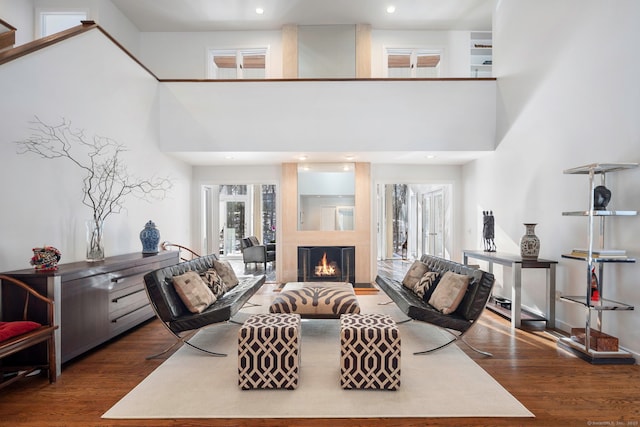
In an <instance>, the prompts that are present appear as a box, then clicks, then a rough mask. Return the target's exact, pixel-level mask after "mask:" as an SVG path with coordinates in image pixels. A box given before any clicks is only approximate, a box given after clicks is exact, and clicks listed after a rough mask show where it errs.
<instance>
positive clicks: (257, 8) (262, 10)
mask: <svg viewBox="0 0 640 427" xmlns="http://www.w3.org/2000/svg"><path fill="white" fill-rule="evenodd" d="M256 13H257V14H258V15H262V14H263V13H264V9H263V8H261V7H256Z"/></svg>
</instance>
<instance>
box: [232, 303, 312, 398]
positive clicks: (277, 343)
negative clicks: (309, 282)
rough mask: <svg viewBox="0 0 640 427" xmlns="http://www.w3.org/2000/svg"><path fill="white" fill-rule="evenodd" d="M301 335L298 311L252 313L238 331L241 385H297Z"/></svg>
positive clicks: (281, 386)
mask: <svg viewBox="0 0 640 427" xmlns="http://www.w3.org/2000/svg"><path fill="white" fill-rule="evenodd" d="M301 338H302V337H301V328H300V316H299V315H298V314H254V315H252V316H250V317H249V318H248V319H247V320H246V321H245V322H244V324H243V325H242V326H241V327H240V330H239V331H238V385H239V386H240V388H242V389H243V390H250V389H275V388H283V389H295V388H297V387H298V379H299V372H300V343H301Z"/></svg>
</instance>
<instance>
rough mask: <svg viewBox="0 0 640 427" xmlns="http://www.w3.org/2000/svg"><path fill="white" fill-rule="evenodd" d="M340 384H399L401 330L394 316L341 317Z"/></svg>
mask: <svg viewBox="0 0 640 427" xmlns="http://www.w3.org/2000/svg"><path fill="white" fill-rule="evenodd" d="M340 385H341V386H342V388H346V389H349V388H357V389H366V388H369V389H381V390H397V389H398V388H399V387H400V333H399V331H398V327H397V326H396V323H395V322H394V321H393V319H392V318H391V316H388V315H385V314H345V315H343V316H342V317H340Z"/></svg>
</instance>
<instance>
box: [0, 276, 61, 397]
mask: <svg viewBox="0 0 640 427" xmlns="http://www.w3.org/2000/svg"><path fill="white" fill-rule="evenodd" d="M0 281H2V298H3V299H4V304H3V305H4V307H7V306H8V305H7V301H8V300H11V307H16V309H19V308H20V307H22V313H20V315H18V316H14V315H13V314H12V313H4V312H3V313H2V316H3V318H1V319H0V373H1V374H2V377H0V389H1V388H4V387H6V386H8V385H10V384H12V383H13V382H15V381H17V380H19V379H21V378H24V377H26V376H27V375H30V374H32V373H33V372H35V371H37V370H38V369H41V370H43V371H47V372H48V377H49V382H50V383H54V382H56V378H57V372H56V347H55V338H54V332H55V330H56V329H58V326H56V325H55V324H54V311H53V310H54V305H53V300H51V299H50V298H47V297H45V296H42V295H40V294H39V293H38V292H37V291H35V290H34V289H32V288H31V287H30V286H29V285H27V284H26V283H24V282H22V281H20V280H17V279H14V278H13V277H10V276H6V275H3V274H0ZM9 285H15V286H9ZM31 297H33V298H36V299H37V300H40V301H42V302H43V303H45V304H46V307H47V310H46V321H42V320H39V321H38V322H36V321H33V320H30V319H34V317H33V313H34V312H35V311H34V310H31V311H30V310H29V302H30V300H31V299H32V298H31ZM32 307H33V305H32ZM5 311H6V310H5ZM16 312H17V310H16ZM16 317H17V318H16ZM43 342H44V343H46V345H47V352H46V354H47V356H46V359H47V360H46V361H45V360H37V361H35V359H42V358H41V357H37V355H36V357H33V356H32V355H25V356H24V357H23V356H20V358H17V357H14V358H13V359H14V360H12V361H11V363H8V364H7V365H5V364H4V363H3V362H4V360H3V359H4V358H6V357H8V356H11V355H13V354H15V353H17V352H19V351H23V350H26V349H28V348H30V347H32V346H34V345H37V344H40V343H43ZM31 359H33V360H34V361H35V362H32V361H31ZM5 373H8V375H5Z"/></svg>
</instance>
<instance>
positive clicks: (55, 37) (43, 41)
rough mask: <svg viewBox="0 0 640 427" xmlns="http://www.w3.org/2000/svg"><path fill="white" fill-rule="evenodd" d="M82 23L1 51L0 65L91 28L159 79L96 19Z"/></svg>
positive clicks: (155, 77)
mask: <svg viewBox="0 0 640 427" xmlns="http://www.w3.org/2000/svg"><path fill="white" fill-rule="evenodd" d="M81 22H82V24H81V25H77V26H75V27H72V28H69V29H67V30H64V31H60V32H59V33H55V34H51V35H50V36H46V37H42V38H40V39H37V40H34V41H32V42H29V43H25V44H23V45H21V46H17V47H15V48H13V49H9V50H7V51H4V52H0V65H2V64H4V63H6V62H9V61H13V60H14V59H18V58H20V57H22V56H25V55H28V54H30V53H32V52H36V51H38V50H40V49H44V48H45V47H48V46H51V45H54V44H56V43H59V42H61V41H63V40H66V39H68V38H71V37H75V36H77V35H79V34H83V33H86V32H87V31H91V30H99V31H100V32H101V33H102V34H104V35H105V36H106V37H107V38H108V39H109V40H111V42H112V43H113V44H115V45H116V46H118V47H119V48H120V49H121V50H122V51H123V52H124V53H125V54H127V55H128V56H129V57H130V58H131V59H133V60H134V61H135V62H136V63H137V64H138V65H140V66H141V67H142V68H143V69H144V70H145V71H147V72H148V73H149V74H150V75H151V76H152V77H153V78H154V79H156V80H159V79H158V77H157V76H156V75H155V74H154V73H153V72H152V71H151V70H149V69H148V68H147V67H146V66H145V65H144V64H143V63H142V62H140V61H139V60H138V58H136V57H135V56H133V54H132V53H131V52H129V51H128V50H127V49H126V48H125V47H124V46H122V45H121V44H120V43H119V42H118V41H117V40H116V39H115V38H113V36H111V34H109V33H108V32H106V31H105V30H104V29H103V28H102V27H100V26H99V25H98V24H96V23H95V22H94V21H81Z"/></svg>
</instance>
